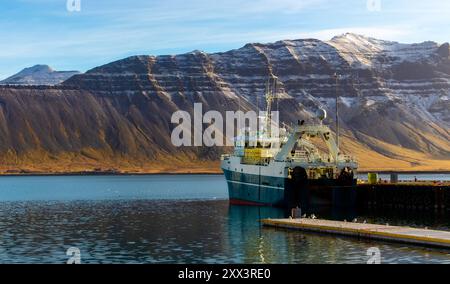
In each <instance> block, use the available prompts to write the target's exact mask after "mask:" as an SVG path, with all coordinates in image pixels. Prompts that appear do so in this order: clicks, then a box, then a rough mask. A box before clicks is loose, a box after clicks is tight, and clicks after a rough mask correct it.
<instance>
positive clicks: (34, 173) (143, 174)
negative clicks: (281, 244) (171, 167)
mask: <svg viewBox="0 0 450 284" xmlns="http://www.w3.org/2000/svg"><path fill="white" fill-rule="evenodd" d="M368 173H377V174H393V173H396V174H399V175H401V174H417V175H420V174H450V171H392V170H390V171H386V170H381V171H359V172H358V174H368ZM170 175H211V176H213V175H223V173H222V172H220V171H217V172H215V171H214V172H149V173H140V172H61V173H46V172H42V173H41V172H30V173H1V174H0V177H20V176H23V177H33V176H170Z"/></svg>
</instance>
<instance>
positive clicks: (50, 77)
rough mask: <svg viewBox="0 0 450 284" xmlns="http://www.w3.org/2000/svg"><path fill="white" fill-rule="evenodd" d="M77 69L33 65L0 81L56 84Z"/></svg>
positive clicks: (6, 82) (25, 83) (9, 83)
mask: <svg viewBox="0 0 450 284" xmlns="http://www.w3.org/2000/svg"><path fill="white" fill-rule="evenodd" d="M76 74H80V72H78V71H55V70H53V69H52V68H51V67H50V66H48V65H35V66H33V67H29V68H25V69H23V70H22V71H20V72H19V73H17V74H15V75H12V76H11V77H9V78H6V79H5V80H3V81H0V84H3V85H57V84H60V83H62V82H63V81H65V80H67V79H69V78H70V77H72V76H73V75H76Z"/></svg>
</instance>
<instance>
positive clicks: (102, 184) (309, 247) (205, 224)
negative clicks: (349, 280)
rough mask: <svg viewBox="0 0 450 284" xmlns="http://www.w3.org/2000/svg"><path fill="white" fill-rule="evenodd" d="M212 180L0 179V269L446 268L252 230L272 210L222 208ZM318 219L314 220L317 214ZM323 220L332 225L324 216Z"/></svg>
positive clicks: (405, 218) (438, 259) (421, 253)
mask: <svg viewBox="0 0 450 284" xmlns="http://www.w3.org/2000/svg"><path fill="white" fill-rule="evenodd" d="M226 198H227V188H226V183H225V181H224V179H223V177H222V176H209V175H207V176H184V175H181V176H84V177H75V176H67V177H1V178H0V262H2V263H64V262H66V261H67V259H68V257H67V256H66V251H67V249H68V248H69V247H78V248H79V249H80V251H81V261H82V262H83V263H365V262H366V261H367V259H368V257H367V256H366V251H367V249H368V248H370V247H373V246H376V247H378V248H379V249H380V250H381V254H382V261H383V262H385V263H450V251H445V250H438V249H424V248H420V247H413V246H406V245H401V244H388V243H383V242H369V241H359V240H355V239H350V238H341V237H333V236H323V235H317V234H308V233H302V232H290V231H282V230H276V229H270V228H262V227H261V226H260V225H259V223H258V219H260V218H265V217H272V218H274V217H284V216H285V212H284V211H283V210H280V209H275V208H267V207H261V208H258V207H243V206H229V204H228V201H227V200H226ZM317 214H319V217H320V216H322V215H320V214H322V213H317ZM323 214H324V215H323V217H327V218H335V219H339V218H342V216H339V214H338V215H336V214H334V213H333V212H331V213H323ZM378 214H379V213H365V215H364V216H360V218H365V219H367V220H368V221H371V222H381V223H385V222H390V223H391V224H407V225H413V226H429V227H430V228H431V227H433V228H441V229H447V230H450V216H447V215H444V216H443V215H439V216H438V215H433V214H431V215H423V214H421V215H420V216H411V215H410V214H404V215H403V214H399V213H389V212H383V214H382V216H383V217H376V218H373V217H371V216H375V215H378Z"/></svg>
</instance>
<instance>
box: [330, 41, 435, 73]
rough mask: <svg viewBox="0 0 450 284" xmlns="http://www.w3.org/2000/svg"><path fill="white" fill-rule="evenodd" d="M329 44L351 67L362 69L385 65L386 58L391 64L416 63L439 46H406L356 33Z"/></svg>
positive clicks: (422, 44) (426, 44) (421, 44)
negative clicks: (357, 66) (380, 64)
mask: <svg viewBox="0 0 450 284" xmlns="http://www.w3.org/2000/svg"><path fill="white" fill-rule="evenodd" d="M327 43H328V44H329V45H331V46H333V47H334V48H336V49H337V50H338V51H339V53H340V55H341V56H342V57H343V58H344V59H345V60H346V61H347V62H348V63H349V64H350V65H354V66H355V65H359V66H360V67H361V68H370V67H372V66H373V65H374V64H379V63H380V61H382V63H384V61H385V60H384V58H390V61H391V63H399V62H401V61H409V62H415V61H417V60H418V59H423V58H427V57H429V56H430V55H432V54H434V53H435V52H436V51H437V49H438V44H437V43H435V42H431V41H426V42H423V43H414V44H405V43H398V42H395V41H387V40H380V39H375V38H371V37H367V36H363V35H359V34H354V33H346V34H343V35H340V36H335V37H333V38H332V39H331V40H330V41H327Z"/></svg>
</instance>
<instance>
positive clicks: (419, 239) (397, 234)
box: [261, 218, 450, 249]
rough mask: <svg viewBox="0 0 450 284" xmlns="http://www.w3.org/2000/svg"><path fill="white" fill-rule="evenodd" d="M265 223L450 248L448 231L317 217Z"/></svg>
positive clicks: (268, 220)
mask: <svg viewBox="0 0 450 284" xmlns="http://www.w3.org/2000/svg"><path fill="white" fill-rule="evenodd" d="M261 222H262V224H263V225H264V226H268V227H276V228H284V229H292V230H302V231H309V232H316V233H325V234H333V235H341V236H349V237H356V238H361V239H372V240H380V241H388V242H400V243H409V244H415V245H420V246H427V247H441V248H447V249H450V232H447V231H437V230H428V229H417V228H411V227H398V226H389V225H376V224H363V223H352V222H340V221H330V220H320V219H307V218H302V219H264V220H261Z"/></svg>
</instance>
